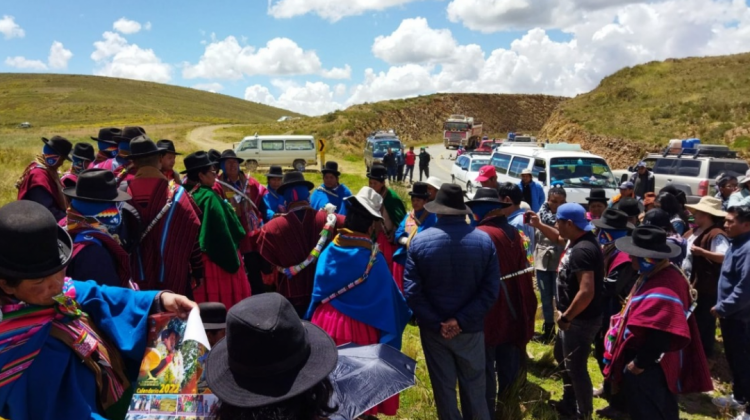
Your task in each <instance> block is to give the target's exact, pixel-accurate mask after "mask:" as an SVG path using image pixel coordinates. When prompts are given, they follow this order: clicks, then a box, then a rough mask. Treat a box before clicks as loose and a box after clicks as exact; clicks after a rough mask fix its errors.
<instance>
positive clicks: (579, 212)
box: [557, 203, 594, 232]
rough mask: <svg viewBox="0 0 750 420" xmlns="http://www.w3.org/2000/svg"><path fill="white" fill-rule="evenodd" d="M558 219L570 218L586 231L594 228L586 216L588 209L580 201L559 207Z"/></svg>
mask: <svg viewBox="0 0 750 420" xmlns="http://www.w3.org/2000/svg"><path fill="white" fill-rule="evenodd" d="M557 220H570V221H571V222H573V224H574V225H576V227H578V229H581V230H583V231H584V232H590V231H591V229H593V228H594V227H593V226H592V225H591V223H589V220H588V219H587V218H586V209H584V208H583V206H582V205H580V204H578V203H565V204H563V205H562V206H560V207H558V208H557Z"/></svg>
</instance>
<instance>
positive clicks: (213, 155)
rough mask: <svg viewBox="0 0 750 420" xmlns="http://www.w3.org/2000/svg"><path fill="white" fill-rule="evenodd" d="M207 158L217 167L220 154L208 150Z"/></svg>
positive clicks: (216, 151) (214, 150) (213, 150)
mask: <svg viewBox="0 0 750 420" xmlns="http://www.w3.org/2000/svg"><path fill="white" fill-rule="evenodd" d="M208 158H209V159H211V162H213V163H214V164H215V165H218V164H219V161H220V160H221V153H219V151H218V150H216V149H208Z"/></svg>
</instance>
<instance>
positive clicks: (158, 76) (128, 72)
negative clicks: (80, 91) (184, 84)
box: [91, 31, 172, 83]
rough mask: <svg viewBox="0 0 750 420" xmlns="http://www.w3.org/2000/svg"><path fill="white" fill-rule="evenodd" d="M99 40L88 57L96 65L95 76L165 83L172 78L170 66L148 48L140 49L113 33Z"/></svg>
mask: <svg viewBox="0 0 750 420" xmlns="http://www.w3.org/2000/svg"><path fill="white" fill-rule="evenodd" d="M102 38H103V40H102V41H97V42H95V43H94V47H95V50H94V52H93V53H91V59H92V60H94V61H95V62H96V64H97V68H96V69H94V74H96V75H98V76H110V77H123V78H126V79H136V80H147V81H151V82H160V83H166V82H169V81H170V80H171V79H172V66H170V65H169V64H166V63H164V62H162V61H161V59H160V58H159V57H158V56H157V55H156V53H154V50H152V49H143V48H141V47H139V46H138V45H136V44H129V43H128V41H127V40H126V39H125V38H123V37H122V36H120V35H119V34H116V33H114V32H109V31H107V32H105V33H104V34H103V35H102Z"/></svg>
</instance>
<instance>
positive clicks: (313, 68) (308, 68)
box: [182, 36, 351, 80]
mask: <svg viewBox="0 0 750 420" xmlns="http://www.w3.org/2000/svg"><path fill="white" fill-rule="evenodd" d="M309 74H317V75H320V76H322V77H326V78H330V79H347V78H349V77H351V67H349V66H348V65H346V66H345V67H344V68H333V69H331V70H326V69H324V68H323V65H322V64H321V62H320V58H319V57H318V55H317V54H316V53H315V51H312V50H307V51H306V50H303V49H302V48H301V47H300V46H299V45H297V43H296V42H294V41H292V40H291V39H289V38H274V39H272V40H270V41H268V42H267V43H266V46H265V47H263V48H260V49H257V50H256V48H255V47H253V46H244V47H243V46H241V45H240V43H239V42H238V41H237V38H235V37H234V36H228V37H226V38H225V39H224V40H221V41H216V40H215V39H214V37H213V36H212V42H211V43H210V44H208V45H207V46H206V50H205V52H204V53H203V56H202V57H201V58H200V60H199V61H198V63H197V64H195V65H193V64H189V63H187V64H185V65H184V68H183V70H182V76H183V77H184V78H185V79H195V78H204V79H230V80H232V79H235V80H236V79H240V78H242V76H243V75H247V76H258V75H264V76H293V75H309Z"/></svg>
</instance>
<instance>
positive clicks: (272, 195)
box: [263, 165, 286, 222]
mask: <svg viewBox="0 0 750 420" xmlns="http://www.w3.org/2000/svg"><path fill="white" fill-rule="evenodd" d="M282 178H284V174H283V173H282V172H281V166H276V165H274V166H271V167H270V168H269V169H268V173H267V174H266V181H267V183H266V193H265V194H264V195H263V204H264V205H265V206H264V210H265V211H266V214H265V215H264V216H263V220H264V221H265V222H269V221H271V219H273V218H274V217H276V215H277V214H281V213H284V212H286V201H285V200H284V196H283V195H281V194H279V192H278V191H277V190H278V189H279V187H280V186H281V182H282Z"/></svg>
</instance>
